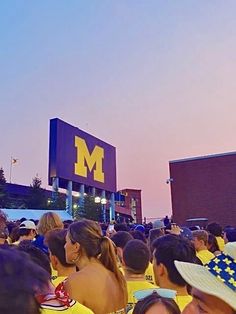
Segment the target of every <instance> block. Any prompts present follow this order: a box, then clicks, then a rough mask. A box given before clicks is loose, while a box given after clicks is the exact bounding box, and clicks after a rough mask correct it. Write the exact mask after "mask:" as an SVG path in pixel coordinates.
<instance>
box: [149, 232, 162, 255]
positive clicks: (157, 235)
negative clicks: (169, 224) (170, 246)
mask: <svg viewBox="0 0 236 314" xmlns="http://www.w3.org/2000/svg"><path fill="white" fill-rule="evenodd" d="M163 235H164V229H151V230H150V231H149V235H148V244H149V249H150V252H151V254H153V251H154V248H153V242H154V241H155V240H156V239H158V238H160V237H162V236H163Z"/></svg>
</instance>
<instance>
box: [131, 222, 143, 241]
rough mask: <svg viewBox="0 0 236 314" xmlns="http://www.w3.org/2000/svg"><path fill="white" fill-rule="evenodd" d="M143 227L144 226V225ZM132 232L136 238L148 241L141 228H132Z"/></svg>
mask: <svg viewBox="0 0 236 314" xmlns="http://www.w3.org/2000/svg"><path fill="white" fill-rule="evenodd" d="M142 227H143V226H142ZM130 234H131V235H132V237H133V238H134V239H136V240H141V241H143V242H144V243H147V239H146V237H145V233H143V232H141V231H140V230H138V229H136V230H132V231H130Z"/></svg>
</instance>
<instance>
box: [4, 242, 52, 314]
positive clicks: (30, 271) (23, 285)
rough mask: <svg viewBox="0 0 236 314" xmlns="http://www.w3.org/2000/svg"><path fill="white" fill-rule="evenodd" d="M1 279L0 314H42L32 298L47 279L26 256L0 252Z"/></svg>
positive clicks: (11, 250)
mask: <svg viewBox="0 0 236 314" xmlns="http://www.w3.org/2000/svg"><path fill="white" fill-rule="evenodd" d="M0 278H1V280H0V313H8V314H15V313H20V314H40V313H41V311H40V305H39V303H38V302H37V300H36V298H35V294H40V293H41V292H43V290H44V289H45V286H47V285H48V281H49V279H50V277H49V274H48V273H47V272H45V271H44V270H43V269H42V268H41V267H39V266H38V265H36V264H35V263H33V262H32V261H31V260H30V258H29V256H28V255H27V254H25V253H23V252H20V251H19V250H17V249H1V248H0Z"/></svg>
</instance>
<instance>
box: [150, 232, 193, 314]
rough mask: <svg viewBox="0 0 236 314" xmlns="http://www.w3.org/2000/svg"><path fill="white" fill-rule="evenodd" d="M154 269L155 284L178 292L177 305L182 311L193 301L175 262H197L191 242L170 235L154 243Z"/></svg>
mask: <svg viewBox="0 0 236 314" xmlns="http://www.w3.org/2000/svg"><path fill="white" fill-rule="evenodd" d="M153 246H154V259H153V269H154V276H155V282H156V284H157V285H158V286H160V288H165V289H172V290H176V291H177V296H176V303H177V304H178V306H179V308H180V310H181V311H182V310H183V309H184V308H185V306H186V305H187V304H188V303H190V302H191V301H192V297H191V296H190V295H189V293H188V290H187V283H186V282H185V280H184V279H183V278H182V277H181V276H180V274H179V273H178V271H177V269H176V267H175V264H174V261H175V260H179V261H186V262H195V261H196V253H195V250H194V247H193V246H192V245H191V242H190V241H189V240H187V239H185V238H182V237H181V236H178V235H174V234H169V235H165V236H163V237H161V238H158V239H157V240H155V241H154V243H153Z"/></svg>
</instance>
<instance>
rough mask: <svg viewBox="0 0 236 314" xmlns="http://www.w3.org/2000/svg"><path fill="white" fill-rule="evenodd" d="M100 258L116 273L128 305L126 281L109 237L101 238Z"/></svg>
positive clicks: (104, 264) (105, 265) (125, 302)
mask: <svg viewBox="0 0 236 314" xmlns="http://www.w3.org/2000/svg"><path fill="white" fill-rule="evenodd" d="M99 260H100V262H101V263H102V264H103V266H104V267H106V268H107V269H108V270H110V271H111V272H112V273H113V274H114V275H115V277H116V279H117V281H118V284H119V286H120V289H121V291H122V293H123V296H124V306H126V305H127V301H128V297H127V286H126V281H125V278H124V276H123V274H122V273H121V271H120V270H119V268H118V265H117V258H116V253H115V248H114V243H113V242H112V241H111V240H110V239H109V238H108V237H102V239H101V254H100V256H99Z"/></svg>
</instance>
